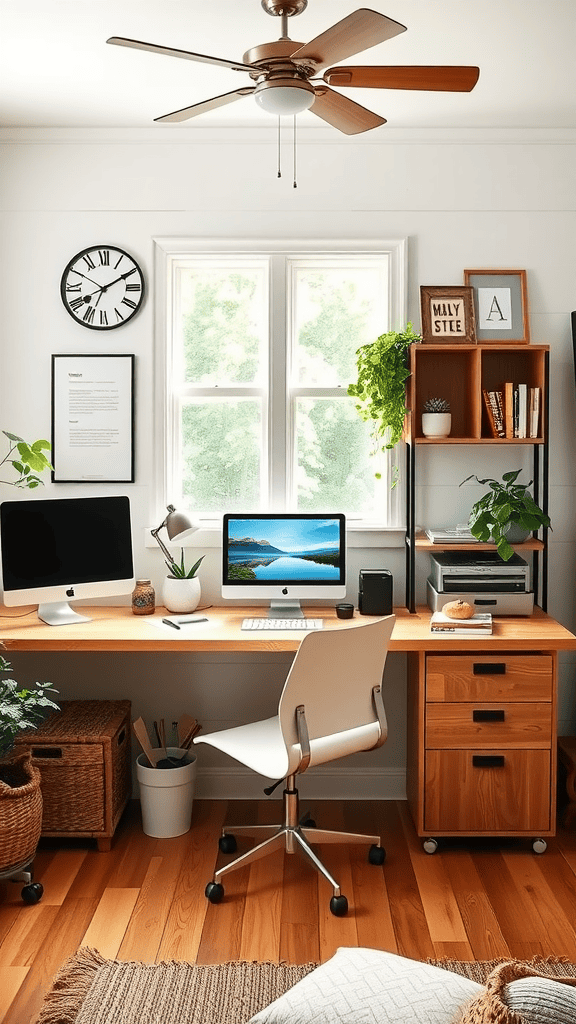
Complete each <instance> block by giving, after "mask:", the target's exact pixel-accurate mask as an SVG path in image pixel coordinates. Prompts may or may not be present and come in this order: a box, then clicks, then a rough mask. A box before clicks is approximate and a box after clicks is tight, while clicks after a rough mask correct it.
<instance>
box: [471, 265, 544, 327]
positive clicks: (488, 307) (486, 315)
mask: <svg viewBox="0 0 576 1024" xmlns="http://www.w3.org/2000/svg"><path fill="white" fill-rule="evenodd" d="M464 283H465V284H467V285H470V286H471V288H472V291H473V295H474V312H475V315H476V340H477V341H480V342H482V343H483V344H487V343H489V342H491V341H493V342H507V343H508V344H510V345H527V344H528V343H529V341H530V325H529V322H528V289H527V286H526V271H525V270H465V271H464Z"/></svg>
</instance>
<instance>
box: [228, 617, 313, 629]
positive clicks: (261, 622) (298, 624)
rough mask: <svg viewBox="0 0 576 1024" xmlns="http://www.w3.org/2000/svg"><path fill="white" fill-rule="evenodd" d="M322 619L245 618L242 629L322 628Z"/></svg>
mask: <svg viewBox="0 0 576 1024" xmlns="http://www.w3.org/2000/svg"><path fill="white" fill-rule="evenodd" d="M322 625H323V623H322V619H243V620H242V629H322Z"/></svg>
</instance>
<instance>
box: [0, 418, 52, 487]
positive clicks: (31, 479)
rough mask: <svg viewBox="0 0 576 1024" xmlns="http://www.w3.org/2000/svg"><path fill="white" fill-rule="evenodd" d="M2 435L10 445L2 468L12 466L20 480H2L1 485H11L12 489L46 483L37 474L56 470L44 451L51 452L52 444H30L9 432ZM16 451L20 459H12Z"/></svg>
mask: <svg viewBox="0 0 576 1024" xmlns="http://www.w3.org/2000/svg"><path fill="white" fill-rule="evenodd" d="M2 433H3V434H4V435H5V436H6V437H7V438H8V440H9V442H10V445H9V449H8V452H7V453H6V455H5V456H4V458H3V459H2V460H1V461H0V467H1V466H4V465H6V464H8V465H10V466H12V468H13V469H14V470H16V473H17V474H18V479H17V480H0V483H2V484H10V485H11V486H12V487H30V488H33V487H38V486H39V485H40V484H42V483H43V482H44V481H43V480H41V479H40V477H39V476H38V475H37V474H38V473H42V472H43V471H44V470H45V469H53V468H54V467H53V466H52V464H51V463H50V462H49V461H48V459H47V458H46V456H45V455H44V451H50V448H51V444H50V442H49V441H44V440H40V441H34V442H33V443H32V444H28V442H27V441H24V440H23V438H21V437H18V435H17V434H10V433H9V432H8V431H7V430H3V431H2ZM16 451H17V452H18V457H17V458H16V457H14V458H12V456H15V452H16Z"/></svg>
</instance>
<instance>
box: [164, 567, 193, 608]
mask: <svg viewBox="0 0 576 1024" xmlns="http://www.w3.org/2000/svg"><path fill="white" fill-rule="evenodd" d="M200 595H201V591H200V580H199V579H198V577H197V576H193V577H192V579H183V580H179V579H175V578H174V577H173V576H166V578H165V579H164V583H163V586H162V604H163V605H164V607H165V608H167V609H168V611H169V612H193V611H194V610H195V609H196V608H197V607H198V605H199V604H200Z"/></svg>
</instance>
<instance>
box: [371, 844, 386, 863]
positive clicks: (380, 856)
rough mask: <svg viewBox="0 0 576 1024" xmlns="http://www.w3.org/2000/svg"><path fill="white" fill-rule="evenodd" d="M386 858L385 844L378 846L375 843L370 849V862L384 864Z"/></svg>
mask: <svg viewBox="0 0 576 1024" xmlns="http://www.w3.org/2000/svg"><path fill="white" fill-rule="evenodd" d="M385 860H386V850H385V849H384V847H383V846H376V844H375V843H374V845H373V846H371V847H370V850H369V851H368V862H369V864H383V863H384V861H385Z"/></svg>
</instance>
